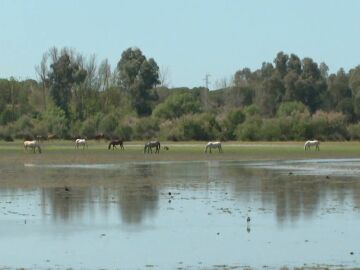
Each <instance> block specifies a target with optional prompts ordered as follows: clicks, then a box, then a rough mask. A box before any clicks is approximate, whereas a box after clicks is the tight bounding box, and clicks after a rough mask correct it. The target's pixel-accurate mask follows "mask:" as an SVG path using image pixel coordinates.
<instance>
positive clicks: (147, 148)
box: [144, 141, 160, 154]
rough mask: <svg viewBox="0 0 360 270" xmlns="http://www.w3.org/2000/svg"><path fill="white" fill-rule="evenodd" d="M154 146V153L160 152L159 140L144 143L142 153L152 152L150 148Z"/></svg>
mask: <svg viewBox="0 0 360 270" xmlns="http://www.w3.org/2000/svg"><path fill="white" fill-rule="evenodd" d="M153 147H155V154H156V153H158V154H159V153H160V142H159V141H150V142H147V143H145V146H144V154H145V153H146V152H147V153H148V154H149V153H151V154H152V148H153Z"/></svg>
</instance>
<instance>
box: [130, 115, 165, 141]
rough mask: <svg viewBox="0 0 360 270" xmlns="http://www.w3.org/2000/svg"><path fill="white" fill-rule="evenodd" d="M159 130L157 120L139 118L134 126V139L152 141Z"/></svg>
mask: <svg viewBox="0 0 360 270" xmlns="http://www.w3.org/2000/svg"><path fill="white" fill-rule="evenodd" d="M159 130H160V127H159V123H158V120H157V119H155V118H152V117H146V118H141V119H140V121H138V123H137V124H136V126H135V134H134V137H135V138H136V139H153V138H156V137H157V135H158V131H159Z"/></svg>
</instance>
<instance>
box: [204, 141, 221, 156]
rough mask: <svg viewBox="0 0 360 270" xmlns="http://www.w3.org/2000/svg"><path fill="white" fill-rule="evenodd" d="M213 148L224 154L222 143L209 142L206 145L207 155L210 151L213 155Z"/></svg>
mask: <svg viewBox="0 0 360 270" xmlns="http://www.w3.org/2000/svg"><path fill="white" fill-rule="evenodd" d="M212 148H217V149H219V153H222V151H223V150H222V148H221V142H208V143H207V144H206V145H205V151H204V152H205V153H207V150H208V149H210V154H211V149H212Z"/></svg>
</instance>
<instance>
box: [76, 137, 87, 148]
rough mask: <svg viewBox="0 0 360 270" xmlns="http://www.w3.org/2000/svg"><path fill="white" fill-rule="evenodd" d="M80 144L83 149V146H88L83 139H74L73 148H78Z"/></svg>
mask: <svg viewBox="0 0 360 270" xmlns="http://www.w3.org/2000/svg"><path fill="white" fill-rule="evenodd" d="M81 145H82V147H83V149H84V148H85V146H86V148H87V147H88V145H87V142H86V140H85V139H76V141H75V148H76V149H78V148H79V146H81Z"/></svg>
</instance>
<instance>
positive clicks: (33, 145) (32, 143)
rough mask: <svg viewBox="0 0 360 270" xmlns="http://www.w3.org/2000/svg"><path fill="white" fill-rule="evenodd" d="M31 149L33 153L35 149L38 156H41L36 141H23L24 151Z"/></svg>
mask: <svg viewBox="0 0 360 270" xmlns="http://www.w3.org/2000/svg"><path fill="white" fill-rule="evenodd" d="M29 147H30V148H32V150H33V151H34V153H35V152H36V148H37V149H38V152H39V154H41V147H40V144H39V142H38V141H36V140H35V141H24V149H25V151H28V148H29Z"/></svg>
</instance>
